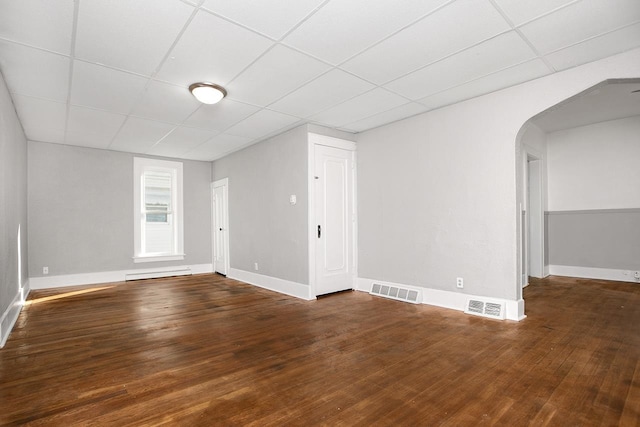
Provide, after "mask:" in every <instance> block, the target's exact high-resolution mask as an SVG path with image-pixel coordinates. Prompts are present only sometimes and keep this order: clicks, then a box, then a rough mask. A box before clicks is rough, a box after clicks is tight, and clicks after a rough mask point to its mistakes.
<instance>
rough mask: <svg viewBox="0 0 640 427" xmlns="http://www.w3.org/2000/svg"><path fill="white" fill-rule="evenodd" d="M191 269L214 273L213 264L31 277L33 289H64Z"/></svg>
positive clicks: (157, 276)
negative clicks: (132, 276)
mask: <svg viewBox="0 0 640 427" xmlns="http://www.w3.org/2000/svg"><path fill="white" fill-rule="evenodd" d="M185 268H190V269H191V273H192V274H200V273H212V272H213V264H195V265H180V266H172V267H157V268H143V269H134V270H118V271H101V272H96V273H81V274H64V275H60V276H43V277H31V278H29V281H30V283H31V289H49V288H62V287H65V286H79V285H95V284H98V283H111V282H124V281H125V279H126V277H127V275H129V276H131V275H140V277H138V278H146V279H150V278H159V277H168V276H169V275H172V274H171V272H173V271H179V270H181V269H185Z"/></svg>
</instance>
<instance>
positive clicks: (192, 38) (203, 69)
mask: <svg viewBox="0 0 640 427" xmlns="http://www.w3.org/2000/svg"><path fill="white" fill-rule="evenodd" d="M272 44H273V42H272V41H270V40H269V39H267V38H266V37H263V36H260V35H258V34H255V33H253V32H251V31H249V30H247V29H244V28H242V27H239V26H238V25H235V24H232V23H230V22H227V21H225V20H224V19H222V18H218V17H216V16H213V15H211V14H210V13H208V12H204V11H200V12H198V14H197V15H196V17H195V18H194V19H193V21H192V22H191V23H190V24H189V26H188V27H187V30H186V31H185V33H184V34H183V35H182V37H181V38H180V41H179V42H178V44H177V45H176V47H175V48H174V49H173V51H172V52H171V55H170V56H169V58H168V59H167V61H166V62H165V63H164V65H163V66H162V68H161V69H160V72H159V73H158V75H157V77H158V78H159V79H162V80H166V81H169V82H172V83H176V84H178V85H181V86H184V87H189V85H190V84H191V83H195V82H205V81H206V82H212V83H218V84H223V85H224V84H226V83H227V82H229V81H230V80H231V79H232V78H233V77H235V76H236V75H237V74H238V73H239V72H240V71H242V70H243V69H244V68H245V67H246V66H247V65H249V64H250V63H251V62H252V61H253V60H254V59H255V58H256V57H257V56H259V55H260V54H262V53H263V52H264V51H265V50H267V49H268V48H269V47H270V46H271V45H272Z"/></svg>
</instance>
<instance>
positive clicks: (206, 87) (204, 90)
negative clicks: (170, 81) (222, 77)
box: [189, 83, 227, 104]
mask: <svg viewBox="0 0 640 427" xmlns="http://www.w3.org/2000/svg"><path fill="white" fill-rule="evenodd" d="M189 92H191V94H192V95H193V96H195V98H196V99H197V100H198V101H200V102H202V103H203V104H215V103H218V102H220V100H221V99H222V98H224V97H225V96H227V91H226V90H225V88H223V87H222V86H219V85H217V84H213V83H194V84H192V85H191V86H189Z"/></svg>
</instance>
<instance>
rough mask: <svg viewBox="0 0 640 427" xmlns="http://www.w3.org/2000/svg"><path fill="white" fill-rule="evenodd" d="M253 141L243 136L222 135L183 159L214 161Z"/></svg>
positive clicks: (195, 149)
mask: <svg viewBox="0 0 640 427" xmlns="http://www.w3.org/2000/svg"><path fill="white" fill-rule="evenodd" d="M251 141H253V139H251V138H245V137H243V136H235V135H227V134H220V135H216V136H214V137H213V138H212V139H210V140H209V141H207V142H205V143H204V144H201V145H199V146H198V147H196V148H194V149H193V150H191V151H189V152H188V153H186V154H185V155H184V156H183V157H184V158H187V159H192V160H204V161H212V160H216V159H219V158H221V157H223V156H224V155H226V154H229V153H230V152H232V151H236V150H239V149H240V148H242V147H244V146H246V145H248V144H249V143H250V142H251Z"/></svg>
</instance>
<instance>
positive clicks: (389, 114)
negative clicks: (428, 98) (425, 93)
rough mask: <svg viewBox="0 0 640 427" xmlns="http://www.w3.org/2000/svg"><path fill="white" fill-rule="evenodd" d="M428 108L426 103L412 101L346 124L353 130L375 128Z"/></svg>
mask: <svg viewBox="0 0 640 427" xmlns="http://www.w3.org/2000/svg"><path fill="white" fill-rule="evenodd" d="M426 110H427V109H426V108H425V106H424V105H421V104H418V103H415V102H410V103H408V104H404V105H401V106H399V107H396V108H392V109H391V110H387V111H383V112H382V113H378V114H374V115H373V116H370V117H367V118H366V119H362V120H358V121H357V122H354V123H348V124H346V125H344V126H343V127H344V128H347V129H349V130H351V131H353V132H362V131H365V130H368V129H373V128H375V127H378V126H382V125H386V124H387V123H391V122H395V121H398V120H401V119H404V118H407V117H411V116H415V115H416V114H420V113H422V112H425V111H426Z"/></svg>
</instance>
